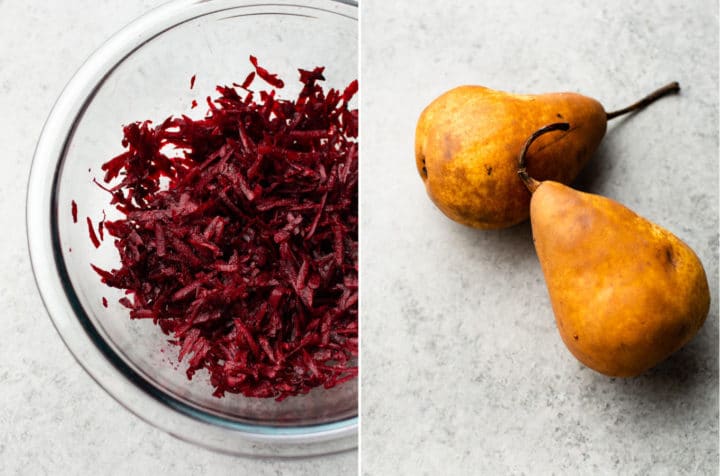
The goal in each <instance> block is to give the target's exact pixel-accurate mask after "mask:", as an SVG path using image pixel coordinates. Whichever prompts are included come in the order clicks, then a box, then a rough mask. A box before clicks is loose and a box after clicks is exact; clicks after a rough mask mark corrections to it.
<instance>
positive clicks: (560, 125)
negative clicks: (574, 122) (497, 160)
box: [518, 122, 570, 193]
mask: <svg viewBox="0 0 720 476" xmlns="http://www.w3.org/2000/svg"><path fill="white" fill-rule="evenodd" d="M568 129H570V124H568V123H567V122H556V123H554V124H549V125H547V126H544V127H541V128H540V129H538V130H536V131H535V132H533V134H532V135H531V136H530V137H529V138H528V140H526V141H525V145H523V148H522V150H521V151H520V155H519V156H518V175H519V176H520V178H521V179H522V181H523V183H524V184H525V186H526V187H527V189H528V190H529V191H530V193H533V192H535V190H537V188H538V187H539V186H540V182H538V181H537V180H535V179H534V178H532V177H531V176H529V175H528V173H527V164H526V163H525V156H526V155H527V151H528V149H529V148H530V146H531V145H532V143H533V142H535V139H537V138H538V137H540V136H541V135H543V134H546V133H548V132H552V131H566V130H568Z"/></svg>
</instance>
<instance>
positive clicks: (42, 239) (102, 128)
mask: <svg viewBox="0 0 720 476" xmlns="http://www.w3.org/2000/svg"><path fill="white" fill-rule="evenodd" d="M250 55H254V56H256V57H257V58H258V59H259V62H260V64H261V65H262V66H264V67H266V68H267V69H268V70H270V71H272V72H274V73H278V74H279V75H280V77H281V78H284V79H285V83H286V87H285V88H284V89H282V90H280V94H281V96H282V97H286V98H293V97H295V96H296V94H297V93H298V91H299V89H300V82H299V81H294V80H293V79H294V78H298V73H297V68H304V69H311V68H313V67H315V66H325V68H326V69H325V77H326V78H327V81H325V82H324V86H325V87H326V88H329V87H334V88H339V89H341V90H342V88H344V87H345V86H346V85H347V84H348V83H350V82H351V81H352V80H353V79H356V78H357V72H358V70H357V5H356V4H354V2H342V1H333V0H304V1H300V2H298V1H294V2H293V1H282V0H273V1H272V2H271V3H262V4H255V3H252V2H247V1H238V0H234V1H233V0H211V1H208V0H192V1H190V0H188V1H182V0H181V1H176V2H171V3H169V4H166V5H164V6H162V7H160V8H158V9H156V10H153V11H151V12H150V13H148V14H147V15H145V16H143V17H141V18H140V19H138V20H136V21H135V22H134V23H132V24H130V25H129V26H127V27H126V28H124V29H123V30H121V31H120V32H119V33H117V34H116V35H115V36H114V37H113V38H111V39H110V40H109V41H108V42H107V43H106V44H105V45H103V46H102V47H101V48H100V49H99V50H98V51H97V52H96V53H95V54H93V55H92V56H91V57H90V59H88V61H87V62H86V63H85V64H84V65H83V66H82V68H81V69H80V70H79V71H78V72H77V73H76V75H75V76H74V77H73V79H72V80H71V81H70V83H69V84H68V85H67V87H66V88H65V90H64V91H63V93H62V95H61V96H60V98H59V99H58V101H57V103H56V104H55V107H54V108H53V110H52V112H51V114H50V116H49V118H48V120H47V123H46V124H45V127H44V129H43V132H42V135H41V137H40V140H39V143H38V146H37V149H36V152H35V157H34V160H33V165H32V171H31V174H30V182H29V188H28V196H27V228H28V230H27V231H28V242H29V248H30V254H31V260H32V265H33V270H34V273H35V279H36V281H37V285H38V288H39V289H40V293H41V294H42V298H43V301H44V303H45V306H46V308H47V310H48V313H49V314H50V317H51V319H52V321H53V323H54V325H55V327H56V328H57V330H58V332H59V334H60V336H61V337H62V339H63V341H64V342H65V344H66V345H67V347H68V348H69V349H70V351H71V352H72V354H73V355H74V356H75V358H76V359H77V361H78V362H79V363H80V365H82V366H83V367H84V368H85V370H86V371H87V372H88V373H89V374H90V375H91V376H92V377H93V379H95V381H96V382H97V383H98V384H100V385H101V386H102V387H103V388H104V389H105V390H106V391H107V392H108V393H110V395H111V396H113V397H114V398H115V399H116V400H117V401H118V402H120V403H121V404H122V405H123V406H125V407H126V408H128V409H129V410H130V411H132V412H133V413H135V414H136V415H138V416H139V417H140V418H142V419H143V420H145V421H148V422H150V423H151V424H153V425H155V426H157V427H159V428H161V429H163V430H165V431H167V432H168V433H170V434H172V435H174V436H177V437H179V438H181V439H183V440H187V441H190V442H194V443H197V444H199V445H202V446H204V447H207V448H210V449H214V450H218V451H222V452H227V453H232V454H243V455H258V456H304V455H316V454H327V453H333V452H338V451H342V450H346V449H350V448H353V447H355V446H356V445H357V428H358V389H357V379H354V380H352V381H350V382H347V383H344V384H342V385H339V386H337V387H335V388H332V389H329V390H326V389H323V388H318V389H314V390H313V391H311V392H310V393H309V394H307V395H304V396H298V397H290V398H288V399H286V400H284V401H282V402H277V401H275V400H273V399H257V398H255V399H253V398H245V397H242V396H238V395H230V394H228V395H226V396H225V397H224V398H215V397H213V396H212V387H211V386H210V384H209V382H208V380H209V379H208V378H207V374H205V373H204V372H203V373H198V374H196V376H195V378H194V379H193V380H192V381H189V380H188V379H187V377H186V375H185V371H184V370H185V365H184V364H179V363H178V362H177V358H176V356H177V347H174V346H172V345H170V344H168V342H167V340H168V336H166V335H164V334H163V333H162V332H161V331H160V330H159V328H157V327H155V326H154V325H153V324H152V322H149V320H144V319H142V320H131V319H129V317H128V312H127V309H125V308H123V307H122V306H121V305H119V304H118V303H117V301H118V299H119V298H120V297H122V296H121V294H120V293H121V291H119V290H115V289H111V288H108V287H107V286H105V285H104V284H102V283H101V282H100V279H99V277H98V276H97V275H96V274H95V273H94V272H93V271H92V270H91V268H90V263H94V264H96V265H98V266H100V267H103V268H105V269H108V268H112V267H113V266H115V267H117V265H118V263H119V257H118V255H117V251H116V249H115V247H114V246H113V244H112V240H107V239H106V240H105V241H104V242H103V244H102V246H100V248H98V249H95V248H94V247H93V246H92V244H91V241H90V239H89V237H88V231H87V227H86V226H82V225H83V222H84V220H85V217H91V218H92V220H93V221H94V222H95V223H97V221H98V220H100V219H101V218H102V213H103V210H104V211H105V212H107V213H108V215H109V216H110V212H111V210H112V207H110V206H109V204H108V198H109V197H108V195H107V193H106V192H103V191H102V190H101V189H100V188H99V187H98V186H97V185H96V184H94V183H93V178H97V179H98V180H99V179H100V178H101V177H102V173H101V171H100V165H101V164H102V163H103V162H105V161H107V160H108V159H110V158H111V157H113V156H115V155H117V154H118V153H120V152H122V145H121V139H122V129H121V127H122V125H124V124H128V123H131V122H134V121H137V120H144V119H152V120H153V121H154V122H156V123H159V122H161V121H162V120H163V119H165V118H166V117H168V116H170V115H178V114H183V113H184V114H187V115H190V116H192V117H202V116H203V115H204V112H205V108H203V107H202V105H204V104H205V97H207V96H212V97H215V96H216V94H215V91H214V87H215V86H216V85H218V84H227V85H229V84H232V83H233V82H238V83H239V82H242V80H243V79H244V78H245V76H246V75H247V73H248V72H249V71H251V69H252V65H251V64H250V62H249V60H248V58H249V56H250ZM192 76H196V81H195V85H194V88H193V89H190V78H191V77H192ZM293 83H295V84H293ZM193 100H197V102H198V103H199V104H201V106H200V107H197V108H195V109H193V108H191V103H192V101H193ZM72 201H75V202H76V203H77V207H78V223H77V224H74V223H73V220H72V214H71V202H72ZM103 297H105V298H107V304H108V305H107V307H105V306H104V305H103V301H102V299H103Z"/></svg>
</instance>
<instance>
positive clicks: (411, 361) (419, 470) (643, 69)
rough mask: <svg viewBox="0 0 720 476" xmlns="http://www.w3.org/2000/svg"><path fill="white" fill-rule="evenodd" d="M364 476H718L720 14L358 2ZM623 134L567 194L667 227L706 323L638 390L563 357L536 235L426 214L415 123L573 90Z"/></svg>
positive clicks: (682, 8) (607, 5)
mask: <svg viewBox="0 0 720 476" xmlns="http://www.w3.org/2000/svg"><path fill="white" fill-rule="evenodd" d="M361 19H362V34H361V36H362V53H361V55H362V77H361V81H362V88H363V89H362V106H361V110H362V115H361V117H362V135H363V147H362V160H361V173H362V186H361V187H362V188H361V206H362V223H361V230H362V232H361V233H362V236H361V239H362V286H363V293H362V301H361V306H362V307H361V309H362V315H363V333H362V338H363V360H362V365H363V382H362V383H363V393H362V416H363V419H364V420H363V431H362V460H363V466H362V472H363V474H365V475H386V474H393V475H424V474H426V475H435V474H453V475H454V474H488V475H499V474H503V475H506V474H508V475H509V474H517V475H519V474H527V475H546V474H572V475H585V474H587V475H595V474H633V475H634V474H640V475H682V474H687V475H699V474H703V475H709V474H717V471H718V299H719V296H718V292H717V290H718V239H717V232H718V139H717V137H718V60H717V58H718V6H717V2H715V1H712V0H702V1H697V2H685V1H679V0H673V1H663V2H653V1H650V0H639V1H633V2H627V1H623V0H610V1H604V2H596V1H591V0H579V1H574V2H560V1H544V2H532V1H509V2H508V1H506V0H485V1H483V2H469V1H459V0H452V1H445V2H410V1H401V2H397V1H396V2H382V1H378V0H363V2H362V15H361ZM671 80H678V81H679V82H680V84H681V85H682V87H683V90H682V94H681V95H679V96H676V97H670V98H666V99H664V100H662V101H660V102H658V103H656V104H654V105H653V106H651V107H650V108H648V109H647V110H645V111H643V112H640V113H638V114H636V115H634V116H632V117H629V118H626V119H622V120H619V121H615V122H614V123H613V124H612V125H611V126H610V127H609V131H608V134H607V136H606V138H605V140H604V142H603V144H602V146H601V148H600V150H599V152H598V153H597V154H596V156H595V158H594V160H593V161H592V163H591V164H590V165H589V167H588V168H587V170H586V171H585V173H584V174H583V175H582V177H581V179H580V180H579V181H578V182H577V185H578V186H579V187H580V188H582V189H584V190H589V191H592V192H595V193H600V194H604V195H606V196H609V197H612V198H614V199H617V200H619V201H621V202H623V203H625V204H627V205H628V206H630V207H631V208H633V209H635V210H636V211H637V212H639V213H640V214H641V215H644V216H646V217H648V218H650V219H652V220H653V221H655V222H657V223H659V224H661V225H663V226H665V227H666V228H668V229H670V230H672V231H674V232H675V233H676V234H678V235H680V236H681V237H682V238H684V239H685V240H686V241H687V242H688V243H689V244H690V245H691V246H692V247H693V248H694V249H695V250H696V251H697V252H698V254H699V255H700V257H701V259H702V261H703V262H704V264H705V267H706V270H707V273H708V276H709V281H710V286H711V289H712V307H711V310H710V316H709V318H708V321H707V323H706V324H705V326H704V328H703V329H702V330H701V332H700V334H699V335H698V336H697V337H696V338H695V340H694V341H692V343H691V344H690V345H688V346H687V347H686V348H685V349H684V350H682V351H680V352H679V353H677V354H676V355H675V356H674V357H672V358H671V359H670V360H668V361H666V362H665V363H664V364H662V365H661V366H659V367H658V368H656V369H655V370H653V371H651V372H649V373H648V374H646V375H644V376H642V377H640V378H636V379H632V380H620V379H609V378H606V377H603V376H601V375H599V374H596V373H594V372H593V371H590V370H588V369H586V368H584V367H582V366H581V365H580V364H579V363H578V362H577V361H576V360H575V359H574V358H573V357H572V356H571V355H570V354H569V352H568V351H567V350H566V349H565V347H564V345H563V344H562V342H561V340H560V338H559V336H558V333H557V330H556V328H555V324H554V321H553V316H552V312H551V309H550V304H549V300H548V297H547V292H546V289H545V285H544V282H543V277H542V273H541V270H540V267H539V264H538V262H537V258H536V256H535V252H534V249H533V246H532V241H531V233H530V228H529V226H528V224H523V225H520V226H517V227H514V228H512V229H508V230H504V231H493V232H487V231H485V232H483V231H476V230H472V229H469V228H465V227H463V226H461V225H457V224H455V223H453V222H451V221H449V220H448V219H446V218H445V217H444V215H442V214H441V213H440V212H439V211H438V210H437V209H436V208H435V207H434V206H433V205H432V203H431V202H430V201H429V199H428V198H427V196H426V194H425V191H424V188H423V186H422V183H421V180H420V178H419V176H418V173H417V171H416V170H415V164H414V156H413V140H414V139H413V138H414V128H415V122H416V120H417V117H418V115H419V114H420V112H421V110H422V109H423V107H424V106H425V105H426V104H428V103H429V102H430V101H431V100H432V99H434V98H435V97H436V96H438V95H439V94H440V93H442V92H443V91H445V90H447V89H450V88H451V87H454V86H456V85H460V84H465V83H469V84H481V85H485V86H489V87H493V88H496V89H504V90H510V91H515V92H529V93H531V92H549V91H563V90H567V91H578V92H581V93H584V94H587V95H590V96H593V97H596V98H598V99H600V100H601V102H603V104H605V105H606V106H607V108H608V109H609V110H611V109H614V108H618V107H622V106H624V105H626V104H628V103H630V102H632V101H634V100H635V99H637V98H639V97H640V96H642V95H644V94H645V93H647V92H649V91H651V90H652V89H654V88H656V87H659V86H661V85H663V84H665V83H667V82H669V81H671Z"/></svg>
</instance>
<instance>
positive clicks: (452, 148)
mask: <svg viewBox="0 0 720 476" xmlns="http://www.w3.org/2000/svg"><path fill="white" fill-rule="evenodd" d="M459 145H460V144H459V143H458V140H457V137H455V135H453V134H452V133H447V134H445V137H443V143H442V152H443V158H444V159H445V160H447V161H450V160H452V159H453V157H455V153H456V152H457V151H458V149H459V148H460V147H459Z"/></svg>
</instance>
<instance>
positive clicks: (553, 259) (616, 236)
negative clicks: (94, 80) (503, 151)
mask: <svg viewBox="0 0 720 476" xmlns="http://www.w3.org/2000/svg"><path fill="white" fill-rule="evenodd" d="M545 130H546V131H547V130H551V129H549V128H546V129H545ZM520 175H521V177H523V180H524V181H525V182H526V184H527V186H528V189H529V190H532V200H531V203H530V221H531V224H532V233H533V239H534V242H535V249H536V250H537V255H538V258H539V260H540V265H541V266H542V270H543V274H544V275H545V281H546V283H547V288H548V291H549V294H550V301H551V303H552V308H553V311H554V313H555V319H556V323H557V327H558V329H559V331H560V335H561V337H562V339H563V341H564V342H565V345H566V346H567V347H568V349H569V350H570V352H572V354H573V355H574V356H575V357H576V358H577V359H578V360H579V361H580V362H582V363H583V364H585V365H587V366H588V367H590V368H592V369H594V370H596V371H598V372H601V373H603V374H605V375H609V376H617V377H631V376H635V375H638V374H640V373H642V372H644V371H646V370H648V369H649V368H651V367H653V366H655V365H656V364H658V363H659V362H661V361H662V360H664V359H665V358H667V357H668V356H669V355H670V354H672V353H673V352H675V351H676V350H678V349H679V348H680V347H682V346H683V345H685V344H686V343H687V342H689V341H690V339H692V338H693V336H695V334H696V333H697V332H698V330H699V329H700V327H702V325H703V323H704V322H705V319H706V317H707V314H708V310H709V306H710V292H709V288H708V282H707V277H706V275H705V270H704V269H703V265H702V263H701V262H700V260H699V258H698V257H697V255H696V254H695V253H694V252H693V250H692V249H691V248H690V247H689V246H688V245H686V244H685V243H683V242H682V241H681V240H680V239H678V238H677V237H676V236H675V235H673V234H672V233H670V232H669V231H667V230H665V229H664V228H661V227H660V226H658V225H656V224H654V223H652V222H650V221H649V220H647V219H645V218H643V217H641V216H638V215H637V214H635V213H634V212H633V211H632V210H630V209H628V208H626V207H625V206H623V205H621V204H619V203H617V202H615V201H613V200H611V199H609V198H605V197H602V196H599V195H593V194H589V193H583V192H579V191H577V190H574V189H572V188H570V187H568V186H565V185H563V184H560V183H558V182H553V181H543V182H538V181H535V180H533V179H532V178H530V177H529V176H528V175H527V174H525V173H523V172H522V170H521V174H520Z"/></svg>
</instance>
